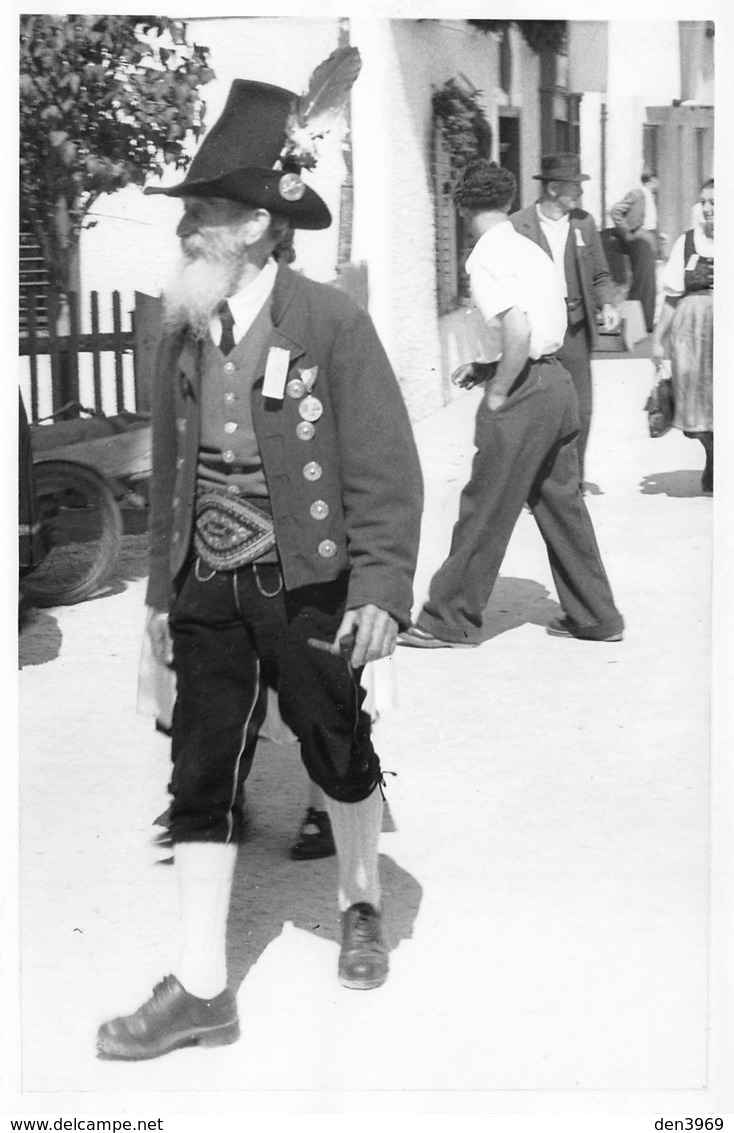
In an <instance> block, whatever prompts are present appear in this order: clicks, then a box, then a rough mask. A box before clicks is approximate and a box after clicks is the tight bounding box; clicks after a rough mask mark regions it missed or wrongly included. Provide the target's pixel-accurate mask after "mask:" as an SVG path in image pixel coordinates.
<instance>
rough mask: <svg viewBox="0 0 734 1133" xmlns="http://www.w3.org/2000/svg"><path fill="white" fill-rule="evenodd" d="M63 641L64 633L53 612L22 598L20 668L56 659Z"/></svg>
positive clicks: (19, 609)
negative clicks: (37, 606) (29, 603)
mask: <svg viewBox="0 0 734 1133" xmlns="http://www.w3.org/2000/svg"><path fill="white" fill-rule="evenodd" d="M61 641H62V633H61V630H60V628H59V623H58V622H57V620H56V618H55V617H54V616H53V614H50V613H48V612H47V611H46V610H37V609H36V608H35V607H33V606H29V605H28V604H27V603H26V602H25V600H22V601H21V603H20V605H19V607H18V668H19V669H24V668H26V666H28V665H45V664H46V662H47V661H54V660H55V659H56V658H57V657H58V655H59V650H60V649H61Z"/></svg>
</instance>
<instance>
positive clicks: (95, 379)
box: [19, 291, 160, 422]
mask: <svg viewBox="0 0 734 1133" xmlns="http://www.w3.org/2000/svg"><path fill="white" fill-rule="evenodd" d="M89 300H90V308H89V311H90V325H91V332H89V333H84V334H83V333H82V332H81V320H80V312H79V296H78V295H76V294H74V293H70V294H69V296H68V328H69V333H68V334H65V335H60V334H58V333H57V331H56V329H55V324H56V319H55V318H54V317H53V311H52V310H51V311H49V318H48V319H46V318H45V317H43V316H44V314H45V309H44V308H43V307H42V305H41V304H42V303H44V302H45V300H43V299H42V300H39V298H38V297H37V296H35V295H34V294H33V293H30V294H28V295H27V297H26V304H25V312H24V314H25V319H24V323H25V326H24V327H23V328H22V329H23V330H25V333H21V337H20V341H19V354H20V356H21V357H22V358H23V357H27V358H28V360H29V371H30V405H29V407H28V408H29V417H30V420H31V421H32V422H36V421H38V414H39V365H38V361H39V358H41V357H44V356H46V357H49V359H50V366H51V400H52V406H53V409H52V412H54V413H57V412H58V411H59V410H61V409H62V408H63V407H64V406H66V405H69V404H71V405H73V406H78V405H79V401H80V397H79V394H80V389H79V387H80V383H79V358H80V355H81V354H89V355H91V363H92V386H93V398H92V401H93V404H92V405H87V406H86V407H87V408H90V409H94V411H95V412H96V413H103V412H104V409H103V402H104V400H105V399H104V389H103V380H104V379H103V373H102V369H103V367H102V358H103V356H104V355H106V354H111V355H112V356H113V358H114V401H115V407H116V412H117V413H122V412H124V411H126V410H129V411H134V412H138V413H148V412H150V388H151V375H152V369H153V356H154V352H155V344H156V342H157V339H158V333H159V332H158V328H159V319H160V301H159V300H158V299H155V298H153V297H152V296H150V295H145V294H144V293H143V292H140V291H136V292H135V309H134V310H133V311H130V312H128V313H127V316H128V326H127V327H125V326H124V325H123V313H122V301H121V296H120V292H119V291H113V292H112V295H111V310H112V330H111V331H101V330H100V299H99V293H98V292H96V291H92V292H91V293H90V297H89ZM126 356H128V357H131V358H132V364H133V385H134V404H132V405H131V404H126V393H125V382H124V359H125V357H126ZM85 400H86V401H88V400H89V399H88V398H87V399H85ZM74 412H75V410H74V409H71V410H70V411H69V412H68V414H66V415H68V416H73V415H74ZM76 412H78V410H76Z"/></svg>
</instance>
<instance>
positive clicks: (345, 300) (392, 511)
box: [146, 264, 423, 625]
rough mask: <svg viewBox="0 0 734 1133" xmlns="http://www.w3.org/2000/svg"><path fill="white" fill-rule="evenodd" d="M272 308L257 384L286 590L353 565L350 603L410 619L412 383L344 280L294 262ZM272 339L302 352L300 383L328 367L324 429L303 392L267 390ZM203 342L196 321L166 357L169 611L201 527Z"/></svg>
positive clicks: (159, 494) (415, 525) (157, 502)
mask: <svg viewBox="0 0 734 1133" xmlns="http://www.w3.org/2000/svg"><path fill="white" fill-rule="evenodd" d="M271 316H272V322H273V328H272V333H271V335H270V338H269V341H268V342H267V343H266V347H265V349H264V350H263V352H262V355H261V357H260V362H259V365H258V370H257V375H256V379H255V382H254V384H253V389H252V416H253V423H254V427H255V433H256V436H257V440H258V445H259V448H260V453H261V457H262V461H263V466H264V470H265V476H266V479H267V483H268V491H269V494H270V501H271V505H272V511H273V522H274V526H275V535H276V542H277V546H278V551H279V555H280V560H281V566H282V571H283V579H284V584H285V587H286V589H288V590H291V589H294V588H296V587H300V586H306V585H309V584H312V583H319V582H325V581H329V580H331V579H334V578H336V577H337V575H339V574H340V573H341V572H343V571H345V570H349V572H350V575H349V578H350V581H349V592H348V606H349V608H355V607H357V606H362V605H366V604H368V603H374V604H375V605H376V606H379V607H380V608H382V609H384V610H387V611H388V612H389V613H391V614H392V615H393V617H395V618H396V619H397V620H398V622H399V623H400V624H401V625H407V624H408V623H409V621H410V612H411V606H412V600H413V594H412V585H413V574H414V571H415V564H416V559H417V553H418V541H419V535H420V520H421V514H422V507H423V484H422V476H421V469H420V464H419V460H418V453H417V450H416V446H415V441H414V438H413V432H412V428H411V425H410V421H409V419H408V413H407V410H406V407H405V403H404V401H403V397H402V394H401V391H400V387H399V386H398V383H397V380H396V378H395V375H394V373H393V371H392V368H391V366H390V363H389V361H388V359H387V356H386V354H385V351H384V349H383V347H382V344H381V343H380V340H379V339H378V337H377V333H376V331H375V329H374V326H373V324H372V321H371V319H370V318H369V316H368V315H367V314H366V313H365V312H364V311H363V310H362V309H361V308H360V307H358V306H357V304H356V303H354V302H353V300H351V299H350V298H349V297H348V296H346V295H344V294H343V293H342V292H340V291H339V290H337V289H336V288H335V287H331V286H328V285H326V284H321V283H315V282H314V281H313V280H309V279H307V278H306V277H305V276H302V275H299V274H297V273H296V272H294V271H292V270H291V269H290V268H288V267H286V266H285V265H284V264H281V265H279V268H278V274H277V277H276V282H275V287H274V290H273V297H272V308H271ZM272 346H278V347H281V348H283V349H285V350H287V351H288V353H289V369H288V378H287V380H290V379H292V378H294V377H298V375H299V372H300V371H301V370H304V369H309V370H310V369H312V368H313V367H318V371H317V376H316V380H315V383H314V385H313V388H312V391H311V393H312V395H313V396H314V397H316V398H318V399H319V401H320V402H321V404H322V406H323V412H322V414H321V417H320V418H319V419H318V420H317V421H316V422H315V423H314V435H313V437H312V438H311V439H310V440H301V439H300V438H299V436H298V435H297V433H296V428H297V426H298V425H299V423H301V421H302V418H301V416H300V414H299V405H300V404H301V401H300V400H299V399H296V398H293V397H290V396H288V394H287V393H286V394H285V395H284V397H283V398H282V400H278V399H273V398H267V399H266V398H264V397H263V395H262V384H263V377H264V373H265V365H266V360H267V355H268V350H269V348H270V347H272ZM199 353H200V351H199V348H198V347H197V344H196V343H195V341H194V340H193V338H192V336H191V335H190V334H189V333H188V331H187V330H184V331H180V332H178V333H176V334H172V335H167V336H165V337H164V338H163V339H162V341H161V344H160V347H159V351H158V357H157V363H156V376H155V387H154V394H153V481H152V487H151V523H150V533H151V551H150V578H149V583H148V591H147V596H146V601H147V603H148V605H150V606H153V607H155V608H156V609H161V610H165V609H167V608H168V606H169V604H170V600H171V597H172V593H173V590H174V583H175V580H176V578H177V577H178V575H179V573H180V572H181V570H182V569H183V567H184V565H185V563H186V561H187V558H188V553H189V549H190V545H191V540H192V535H193V525H194V510H195V493H196V470H197V462H198V449H199V433H200V424H201V421H200V417H201V414H200V397H199V390H200V384H201V373H200V364H199V361H200V360H199ZM313 462H316V463H317V464H318V465H319V467H320V475H319V477H318V479H316V480H314V479H313V477H312V476H308V477H307V476H306V474H305V471H304V469H305V467H306V465H310V466H311V469H310V470H312V468H313ZM316 501H319V506H318V507H317V508H313V504H314V503H315V502H316ZM324 503H325V504H326V505H327V507H326V509H325V508H324V507H323V504H324Z"/></svg>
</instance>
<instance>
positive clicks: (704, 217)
mask: <svg viewBox="0 0 734 1133" xmlns="http://www.w3.org/2000/svg"><path fill="white" fill-rule="evenodd" d="M699 206H700V207H699V208H698V209H696V210H695V216H696V223H695V225H694V227H693V228H691V229H690V230H689V231H688V232H684V233H683V235H682V236H680V237H679V238H678V240H676V242H675V244H674V245H673V250H672V252H671V253H670V259H669V260H668V262H667V264H666V265H665V268H664V270H663V276H662V280H661V283H662V289H663V293H664V296H665V298H664V302H663V306H662V310H661V312H660V317H659V319H658V322H657V325H656V327H655V332H654V335H653V343H652V358H653V362H654V363H655V365H656V367H659V366H660V365H661V364H662V362H663V359H664V357H665V356H666V355H667V356H668V357H669V358H670V365H671V376H672V380H673V397H674V402H675V415H674V417H673V425H674V426H675V428H676V429H681V430H682V431H683V433H684V434H685V435H686V436H687V437H693V438H695V439H697V440H699V441H700V442H701V444H702V445H703V447H704V451H705V453H706V465H705V467H704V470H703V475H702V477H701V488H702V490H703V492H704V493H705V494H707V495H710V494H711V493H712V492H713V490H714V405H713V403H714V391H713V353H714V181H713V178H711V180H710V181H706V183H705V184H704V185H703V186H702V188H701V192H700V195H699Z"/></svg>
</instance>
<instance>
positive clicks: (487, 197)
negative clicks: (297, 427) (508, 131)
mask: <svg viewBox="0 0 734 1133" xmlns="http://www.w3.org/2000/svg"><path fill="white" fill-rule="evenodd" d="M516 189H517V181H516V179H515V175H514V173H511V172H510V170H509V169H503V168H502V166H501V165H498V164H497V162H496V161H487V159H486V158H483V157H479V158H476V159H475V160H474V161H470V162H469V164H468V165H467V167H466V169H465V170H464V172H463V173H462V175H461V178H460V180H459V181H458V183H457V185H456V187H455V189H454V205H455V206H456V208H459V209H466V210H467V211H468V212H487V211H489V210H493V211H500V212H504V211H506V210H507V209H508V208H509V206H510V205H511V204H512V200H513V198H514V196H515V190H516Z"/></svg>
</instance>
